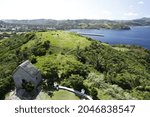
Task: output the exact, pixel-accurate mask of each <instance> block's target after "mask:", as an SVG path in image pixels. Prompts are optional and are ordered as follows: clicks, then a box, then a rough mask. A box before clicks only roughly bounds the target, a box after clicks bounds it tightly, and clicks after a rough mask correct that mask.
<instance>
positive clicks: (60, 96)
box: [37, 90, 80, 100]
mask: <svg viewBox="0 0 150 117" xmlns="http://www.w3.org/2000/svg"><path fill="white" fill-rule="evenodd" d="M37 100H80V98H79V97H78V96H76V95H75V94H74V93H71V92H68V91H65V90H59V91H55V92H54V94H53V96H51V97H50V96H49V95H48V94H47V93H45V92H41V93H40V94H39V95H38V97H37Z"/></svg>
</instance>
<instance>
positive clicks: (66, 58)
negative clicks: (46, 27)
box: [0, 31, 145, 99]
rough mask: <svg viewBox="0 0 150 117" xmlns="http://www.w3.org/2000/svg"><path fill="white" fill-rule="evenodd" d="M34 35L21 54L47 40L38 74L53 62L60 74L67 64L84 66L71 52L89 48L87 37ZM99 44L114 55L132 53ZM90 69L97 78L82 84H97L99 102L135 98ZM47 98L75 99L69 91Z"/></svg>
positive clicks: (24, 45)
mask: <svg viewBox="0 0 150 117" xmlns="http://www.w3.org/2000/svg"><path fill="white" fill-rule="evenodd" d="M35 34H36V38H35V39H31V40H30V41H28V42H27V43H24V44H23V45H22V46H21V47H20V48H21V51H24V50H25V49H26V48H28V49H31V48H32V47H36V46H37V44H38V43H39V42H41V43H43V42H44V41H46V40H49V41H50V49H49V50H47V53H46V55H44V56H36V58H37V63H36V64H35V66H36V67H37V68H39V69H40V70H41V71H42V69H43V65H44V64H45V63H48V62H51V63H54V64H56V65H57V66H58V67H59V74H61V73H62V72H64V71H66V70H67V69H69V67H70V63H71V64H77V65H78V64H82V65H84V64H83V63H81V62H80V61H78V60H77V58H76V57H75V55H74V54H73V52H74V50H75V49H77V48H78V47H80V49H84V48H85V47H87V46H89V45H91V41H90V40H88V39H87V38H86V37H82V36H79V35H77V34H74V33H70V32H65V31H48V32H35ZM2 43H3V42H2ZM101 44H102V45H103V46H104V50H105V51H106V50H107V49H106V48H110V49H114V50H115V52H117V50H118V52H123V53H126V52H128V51H131V50H130V48H126V47H111V46H109V45H108V44H105V43H101ZM132 50H133V49H132ZM48 51H52V54H49V52H48ZM138 51H139V52H138ZM118 52H117V53H118ZM135 52H137V53H140V52H142V51H141V50H139V49H135V50H134V51H133V53H135ZM130 54H132V53H130ZM124 55H126V54H124ZM110 56H112V55H110ZM127 57H128V56H126V58H127ZM133 61H134V60H132V58H130V59H128V64H131V65H130V66H133V67H134V66H135V64H134V62H133ZM10 62H11V61H10ZM68 63H69V64H68ZM135 63H136V69H139V70H138V71H137V72H139V71H142V69H145V68H144V67H143V66H142V65H141V64H137V62H135ZM12 64H13V63H12ZM132 64H133V65H132ZM0 68H3V66H0ZM90 69H91V70H90V72H91V73H92V72H93V73H95V74H96V75H97V76H96V77H95V76H94V77H95V78H94V77H92V79H88V78H87V80H86V81H84V83H85V85H87V86H88V87H93V86H94V85H100V88H97V89H96V90H97V91H98V98H99V99H134V98H132V97H131V96H130V95H129V93H127V92H126V91H125V90H123V89H121V88H120V87H118V86H116V85H110V84H109V83H105V81H104V74H102V73H100V72H98V71H97V70H95V69H94V68H93V67H91V68H90ZM132 69H134V68H132ZM135 72H136V71H135ZM64 94H65V95H64ZM66 94H67V95H66ZM43 98H44V99H45V98H49V96H48V97H47V95H45V94H44V95H43ZM50 99H78V97H76V96H75V95H73V94H72V93H69V92H65V91H59V92H55V93H54V96H53V97H52V98H50Z"/></svg>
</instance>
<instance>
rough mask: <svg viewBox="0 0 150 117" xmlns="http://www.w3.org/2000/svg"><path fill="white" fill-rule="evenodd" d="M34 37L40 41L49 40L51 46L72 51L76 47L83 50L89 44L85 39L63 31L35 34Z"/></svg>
mask: <svg viewBox="0 0 150 117" xmlns="http://www.w3.org/2000/svg"><path fill="white" fill-rule="evenodd" d="M36 35H37V37H38V38H40V39H41V40H42V41H45V40H49V41H50V42H51V45H53V46H56V47H60V48H68V49H73V48H76V47H77V46H80V48H85V47H86V46H89V45H90V44H91V41H89V40H87V39H86V38H85V37H81V36H79V35H77V34H75V33H71V32H65V31H48V32H37V33H36Z"/></svg>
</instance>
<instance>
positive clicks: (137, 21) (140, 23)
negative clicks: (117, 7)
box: [125, 18, 150, 26]
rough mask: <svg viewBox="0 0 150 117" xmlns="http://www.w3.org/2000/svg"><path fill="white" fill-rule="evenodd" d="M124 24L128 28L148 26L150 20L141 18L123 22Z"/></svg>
mask: <svg viewBox="0 0 150 117" xmlns="http://www.w3.org/2000/svg"><path fill="white" fill-rule="evenodd" d="M125 24H126V25H129V26H150V18H141V19H135V20H130V21H125Z"/></svg>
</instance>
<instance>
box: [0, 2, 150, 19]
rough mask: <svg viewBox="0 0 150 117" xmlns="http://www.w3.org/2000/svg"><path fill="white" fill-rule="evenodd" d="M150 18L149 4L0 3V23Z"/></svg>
mask: <svg viewBox="0 0 150 117" xmlns="http://www.w3.org/2000/svg"><path fill="white" fill-rule="evenodd" d="M142 17H150V0H0V19H56V20H63V19H110V20H130V19H138V18H142Z"/></svg>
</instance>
